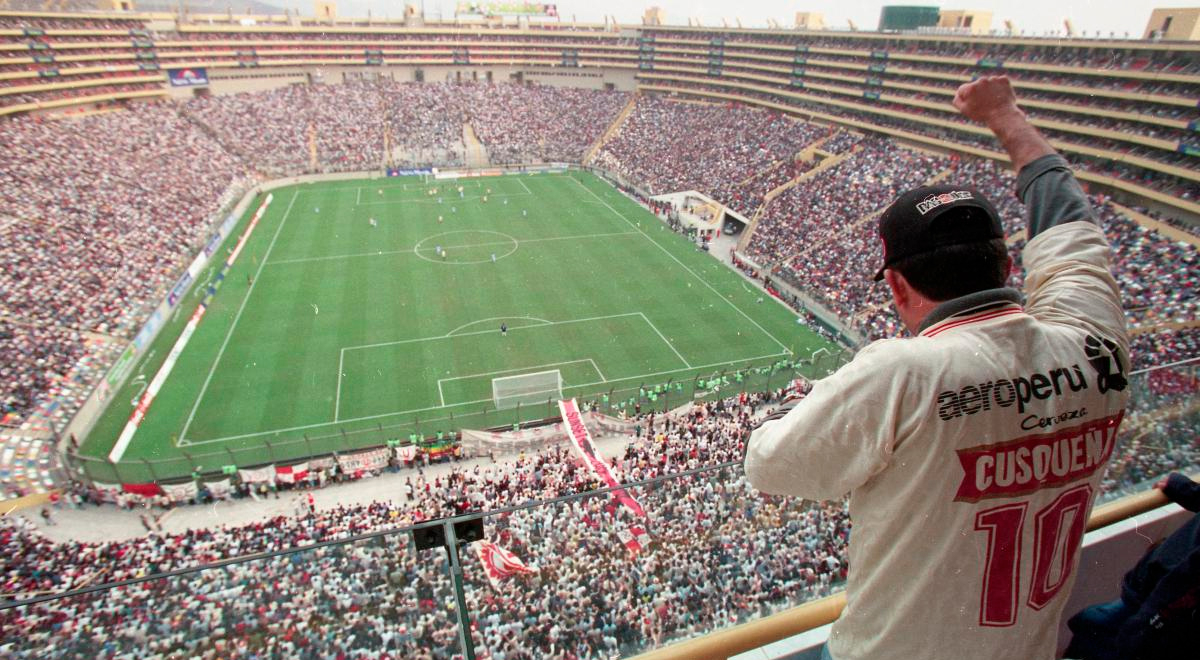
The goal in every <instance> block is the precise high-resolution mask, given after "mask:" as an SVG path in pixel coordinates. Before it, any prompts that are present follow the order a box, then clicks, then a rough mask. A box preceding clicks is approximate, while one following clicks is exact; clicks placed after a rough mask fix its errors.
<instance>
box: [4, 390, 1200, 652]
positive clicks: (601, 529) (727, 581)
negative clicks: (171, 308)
mask: <svg viewBox="0 0 1200 660" xmlns="http://www.w3.org/2000/svg"><path fill="white" fill-rule="evenodd" d="M1167 375H1168V376H1170V377H1169V378H1163V379H1159V380H1160V381H1161V382H1157V383H1154V384H1151V386H1148V387H1140V388H1139V390H1138V391H1139V392H1142V393H1143V394H1144V396H1141V397H1140V398H1139V399H1138V400H1137V401H1135V404H1134V406H1133V407H1132V409H1131V411H1130V420H1129V421H1128V422H1127V424H1126V425H1125V426H1124V427H1123V436H1122V439H1121V440H1120V441H1119V442H1118V447H1117V449H1116V451H1115V453H1114V457H1113V459H1112V467H1111V468H1110V469H1109V472H1108V474H1107V475H1106V478H1105V480H1104V482H1103V485H1102V490H1103V492H1104V493H1106V494H1112V493H1119V492H1122V491H1124V490H1126V489H1128V488H1132V487H1144V484H1145V483H1147V482H1150V481H1153V480H1154V479H1156V478H1158V477H1159V476H1161V475H1162V474H1165V473H1166V472H1169V471H1173V470H1178V469H1189V468H1192V467H1194V466H1195V465H1196V464H1197V462H1198V461H1200V447H1198V446H1197V444H1196V442H1195V437H1196V431H1195V425H1194V422H1195V420H1194V417H1195V413H1194V411H1193V412H1192V413H1187V414H1185V415H1184V416H1183V417H1170V416H1168V417H1163V416H1162V412H1163V411H1166V410H1170V409H1172V408H1173V407H1174V406H1176V405H1177V403H1178V401H1179V400H1180V399H1179V397H1180V396H1181V395H1182V396H1184V397H1187V396H1194V393H1195V391H1196V388H1197V387H1198V386H1200V385H1198V383H1197V381H1196V379H1195V369H1194V368H1192V370H1191V371H1187V370H1184V371H1180V372H1178V373H1173V374H1167ZM789 388H795V389H794V390H793V391H796V392H798V393H800V394H803V392H804V391H805V390H806V385H805V383H804V382H803V381H797V382H795V383H793V384H791V385H789ZM784 393H785V392H784V391H783V390H778V391H771V392H765V393H749V394H739V395H736V396H734V397H731V398H727V399H722V400H718V401H716V402H700V403H697V404H694V405H693V406H691V407H689V408H688V409H685V410H683V411H679V412H676V413H673V414H665V415H664V414H646V415H642V416H640V417H638V418H636V419H635V422H636V424H637V426H636V427H635V428H636V431H635V437H632V438H628V439H627V440H626V443H627V444H625V447H624V449H623V450H617V451H616V452H615V454H612V452H610V454H612V455H613V457H612V458H611V459H608V460H607V462H608V463H610V465H611V468H612V469H613V470H614V471H615V472H616V474H618V475H619V478H621V479H622V480H623V481H625V482H632V481H638V480H646V479H654V478H656V477H661V476H666V475H672V474H676V473H678V472H682V471H685V470H695V469H698V468H704V467H706V466H710V467H711V468H712V469H711V471H709V472H702V473H700V474H697V475H694V476H685V477H674V478H671V479H668V480H666V481H663V482H659V483H657V484H653V485H650V486H643V487H636V488H632V489H630V490H629V493H630V495H632V496H633V497H634V498H636V499H637V500H638V502H639V504H640V505H641V507H642V508H643V509H644V510H645V513H646V515H645V517H641V516H639V515H636V514H635V513H633V512H632V511H631V509H630V508H628V507H626V506H624V505H622V504H621V503H620V502H619V501H618V500H616V499H615V498H614V499H610V498H609V497H608V496H591V497H585V498H582V499H573V500H567V501H560V502H555V503H552V504H548V503H542V504H538V505H537V506H533V507H531V508H526V509H521V510H517V511H512V512H509V513H505V514H503V515H493V516H489V517H487V518H486V519H485V536H486V538H488V539H489V540H492V541H493V542H496V543H498V544H500V545H501V546H502V547H505V548H507V549H509V550H510V551H512V552H513V553H515V554H516V555H517V556H518V557H519V558H520V559H521V560H522V561H524V562H525V563H526V564H527V565H528V566H529V567H530V569H531V571H532V572H531V573H530V574H528V575H525V576H517V577H511V578H507V579H503V580H500V581H498V582H497V583H496V584H490V583H489V581H488V580H487V578H486V577H485V574H484V572H483V570H482V567H481V565H480V564H479V563H478V561H477V560H476V558H475V556H474V554H473V553H472V552H470V551H464V552H463V553H462V561H463V564H464V569H465V573H464V575H465V580H466V586H467V589H466V599H467V600H466V602H467V610H466V613H467V617H468V619H469V625H470V630H471V633H472V636H473V640H474V643H475V645H476V650H477V652H478V653H479V656H478V657H481V658H493V659H496V658H543V657H545V658H562V659H565V658H580V659H588V658H609V657H612V656H614V655H616V654H621V655H627V654H631V653H634V652H637V651H640V650H644V649H647V648H650V647H654V646H659V645H662V644H664V643H667V642H669V641H671V640H674V639H679V638H686V637H691V636H696V635H700V634H704V633H706V632H709V631H712V630H714V629H719V628H722V627H725V626H728V625H732V624H735V623H739V622H742V621H745V620H747V619H751V618H757V617H760V616H763V615H766V614H769V613H771V612H773V611H776V610H778V609H779V608H782V607H787V606H791V605H794V604H796V603H799V602H804V601H806V600H810V599H813V598H816V597H820V596H823V595H826V594H828V593H829V592H830V591H831V590H832V589H834V588H836V587H837V586H838V585H839V584H840V583H841V582H842V581H843V580H844V578H845V575H846V572H847V570H848V568H849V567H848V564H847V558H846V555H845V549H846V542H847V539H848V536H849V534H850V533H851V529H850V521H849V517H848V514H847V511H846V507H845V502H844V501H834V502H828V503H825V504H812V503H804V502H801V501H798V500H794V499H790V498H780V497H772V496H766V495H763V494H761V493H758V492H757V491H755V490H754V489H753V488H751V487H750V486H749V485H748V484H747V483H746V481H745V479H744V478H743V476H742V474H741V470H740V468H738V467H736V466H735V467H726V468H716V466H719V465H722V464H726V463H730V462H732V463H737V462H738V461H739V460H740V458H741V456H742V452H743V443H744V441H745V439H746V438H747V436H748V434H749V431H750V429H752V428H753V425H754V423H755V420H757V419H758V418H759V417H760V416H761V415H762V414H764V413H765V412H767V411H769V410H770V406H771V405H772V404H773V403H774V402H776V401H778V400H779V398H780V397H781V396H782V395H783V394H784ZM598 486H599V481H598V480H597V478H596V477H595V476H594V474H593V473H592V472H590V471H589V470H587V469H586V468H585V467H584V465H583V464H582V463H580V462H578V461H576V460H574V457H573V455H572V453H571V452H570V451H568V450H566V449H564V448H563V447H562V446H560V445H548V446H545V447H543V448H541V449H539V450H536V451H533V452H532V453H530V454H525V453H522V454H520V455H519V456H517V457H515V458H514V457H511V456H510V457H508V458H502V459H501V462H499V463H495V462H490V463H489V462H488V461H487V460H486V459H479V460H478V461H476V462H475V464H474V465H471V464H465V463H464V464H455V465H454V466H453V467H452V468H451V469H450V470H449V471H448V472H442V473H439V474H437V475H433V474H425V473H424V472H423V471H420V470H414V472H412V473H409V474H408V476H407V478H406V483H405V487H404V488H403V489H402V492H400V493H397V495H396V496H395V497H394V498H393V499H391V500H389V501H377V502H373V503H371V504H367V505H356V506H336V507H332V508H323V509H319V508H318V507H316V505H315V500H314V499H313V498H312V496H311V495H309V494H300V495H299V496H296V498H295V514H293V515H280V516H276V517H273V518H270V519H267V520H263V521H261V522H256V523H253V524H249V525H243V526H239V527H233V526H218V527H213V528H205V529H192V530H189V531H186V532H182V533H170V534H164V533H162V532H161V531H158V530H157V527H156V525H154V524H153V523H151V522H147V524H146V527H147V530H148V532H147V534H146V535H144V536H139V537H136V538H133V539H130V540H124V541H113V542H106V543H85V542H77V541H70V542H65V543H55V542H52V541H50V540H49V539H47V538H46V537H45V536H43V535H42V534H41V533H40V532H39V531H38V529H37V527H36V526H35V525H34V524H32V523H30V522H27V521H26V520H25V519H24V518H22V517H20V516H10V517H6V518H4V519H3V520H0V550H2V551H3V552H2V553H0V568H2V570H0V583H2V586H0V589H3V592H4V593H5V594H6V595H7V596H8V597H10V598H22V597H28V596H31V595H35V594H44V593H59V592H63V591H68V590H72V589H78V588H80V587H83V586H95V585H100V584H104V583H107V582H112V581H117V580H123V579H135V578H139V577H142V576H150V575H155V574H158V573H162V572H165V571H171V570H177V569H184V568H189V567H196V566H201V565H204V564H206V563H209V562H214V561H219V560H223V559H228V558H233V557H239V556H246V555H253V554H256V553H264V552H286V551H288V550H291V549H295V550H297V552H294V553H288V554H282V555H279V556H274V557H270V558H265V559H256V560H252V561H248V562H245V563H238V564H233V565H229V566H225V567H223V568H216V569H207V570H205V571H202V572H199V573H191V574H184V575H181V576H179V577H175V578H167V579H152V580H150V581H147V582H142V583H139V584H135V585H131V586H126V587H120V588H116V589H112V590H103V591H99V592H94V593H88V594H83V595H76V596H72V597H69V598H65V599H60V600H52V601H48V602H44V603H40V604H37V605H28V606H21V607H17V608H13V609H8V610H5V611H3V612H0V627H2V628H3V629H6V630H18V629H19V630H21V631H22V634H21V635H19V636H18V635H10V636H6V638H5V640H4V645H3V646H0V652H3V653H4V654H5V657H11V658H25V657H41V656H43V655H44V654H46V653H50V654H54V655H61V656H68V655H69V656H77V655H78V656H85V655H86V656H91V655H95V656H98V657H108V656H113V657H120V656H121V655H122V654H132V656H131V657H141V656H139V655H138V654H141V655H142V656H146V657H151V656H154V655H155V654H159V655H161V656H162V657H177V656H179V657H183V656H186V657H196V658H218V657H228V656H229V655H231V654H233V655H240V656H244V657H263V658H270V657H297V658H325V657H334V656H336V657H344V658H348V659H359V658H368V657H370V658H378V657H392V658H396V657H403V658H449V657H451V656H452V655H453V654H454V653H456V652H457V637H456V633H457V630H456V623H457V619H456V612H455V598H454V593H453V590H452V586H451V584H450V582H449V580H448V578H447V576H448V568H449V567H448V566H447V565H446V560H445V555H444V554H443V553H442V551H441V550H440V549H434V550H431V551H417V550H415V548H414V546H413V545H412V543H411V541H410V539H409V537H408V535H407V534H406V533H400V534H396V535H384V536H380V537H375V538H368V539H361V540H353V539H354V538H355V537H358V536H359V535H362V534H366V533H371V532H381V531H383V532H385V531H386V530H389V529H396V528H403V527H407V526H409V525H412V524H417V523H420V522H422V521H426V520H430V519H436V518H439V517H444V516H449V515H455V514H460V513H466V512H486V511H492V510H495V509H499V508H502V507H507V506H513V505H525V504H531V503H535V502H539V501H541V502H545V501H546V500H550V499H552V498H556V497H561V496H564V495H569V494H574V493H582V492H586V491H590V490H593V489H595V488H597V487H598ZM316 497H317V498H320V497H322V496H321V495H320V494H319V493H317V494H316ZM1102 497H1106V496H1102ZM46 517H47V518H49V516H46ZM635 525H638V526H643V527H644V528H645V529H646V531H647V532H648V536H647V537H642V538H641V539H640V540H639V541H638V543H639V545H640V546H641V547H640V548H631V547H627V546H626V542H627V541H626V539H622V538H621V537H620V536H619V532H620V531H621V530H627V529H629V528H630V527H632V526H635ZM329 541H346V542H345V543H337V544H334V545H329V546H326V547H320V548H315V549H314V548H309V549H305V548H307V547H308V546H311V545H313V544H316V543H322V542H329Z"/></svg>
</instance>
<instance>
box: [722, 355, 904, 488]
mask: <svg viewBox="0 0 1200 660" xmlns="http://www.w3.org/2000/svg"><path fill="white" fill-rule="evenodd" d="M892 343H894V342H892V341H882V342H876V343H875V344H872V345H871V346H868V347H867V348H864V349H863V350H862V351H860V352H859V354H858V355H857V356H855V358H854V360H853V361H852V362H850V363H849V364H847V365H846V366H844V367H842V368H841V369H839V370H838V371H837V372H836V373H834V374H833V375H831V376H829V377H828V378H825V379H822V380H820V381H817V382H816V383H814V385H813V389H812V392H810V393H809V395H808V396H807V397H805V398H804V399H803V400H802V401H800V402H799V403H797V404H796V406H795V407H793V408H792V409H791V410H790V411H789V412H788V413H787V414H786V415H784V416H783V417H782V418H780V419H776V420H774V421H768V422H766V423H765V424H763V425H762V426H760V427H759V428H757V429H755V431H754V432H753V433H752V434H751V435H750V440H749V441H748V443H747V446H746V458H745V469H746V478H747V479H748V480H749V481H750V484H751V485H753V486H754V487H755V488H757V489H758V490H760V491H763V492H766V493H771V494H775V495H791V496H796V497H803V498H806V499H811V500H828V499H835V498H838V497H841V496H842V495H845V494H846V493H848V492H850V491H851V490H853V489H855V488H857V487H859V486H861V485H862V484H864V483H866V482H867V480H868V479H870V478H871V477H872V476H873V475H875V474H877V473H879V472H880V471H882V470H883V469H884V468H885V467H887V465H888V463H889V462H890V460H891V456H892V449H893V447H894V444H895V439H896V437H897V433H898V432H899V431H898V425H899V421H898V420H899V419H900V411H901V410H902V407H903V406H907V407H908V409H909V410H912V409H916V408H917V406H916V404H915V402H913V401H907V400H906V396H908V395H906V392H909V393H911V392H912V391H913V390H914V388H911V387H906V379H905V378H902V377H900V374H898V373H895V372H896V371H897V369H896V368H895V366H894V365H892V366H890V367H889V366H887V364H886V362H887V360H886V356H887V355H888V353H889V351H888V350H887V345H888V344H892ZM881 374H887V376H886V377H885V376H882V375H881ZM893 375H894V376H895V377H892V376H893Z"/></svg>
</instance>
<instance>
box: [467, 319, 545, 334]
mask: <svg viewBox="0 0 1200 660" xmlns="http://www.w3.org/2000/svg"><path fill="white" fill-rule="evenodd" d="M505 319H525V320H526V321H537V322H538V324H539V325H554V321H547V320H546V319H539V318H537V317H536V316H491V317H488V318H486V319H479V320H478V321H471V322H470V323H464V324H462V325H460V326H458V327H457V328H455V329H453V330H451V331H450V332H447V333H446V336H447V337H451V336H453V335H454V333H456V332H458V331H459V330H462V329H463V328H469V327H471V326H473V325H479V324H480V323H487V322H488V321H503V320H505ZM519 327H522V328H525V327H529V326H524V325H522V326H519ZM509 329H510V330H515V329H516V328H509Z"/></svg>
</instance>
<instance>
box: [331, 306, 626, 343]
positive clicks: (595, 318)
mask: <svg viewBox="0 0 1200 660" xmlns="http://www.w3.org/2000/svg"><path fill="white" fill-rule="evenodd" d="M641 315H642V313H641V312H628V313H625V314H609V315H608V316H591V317H588V318H584V319H571V320H569V321H550V322H549V323H544V324H539V325H521V326H517V327H515V328H509V331H510V332H516V331H517V330H525V329H528V328H545V327H547V326H551V325H570V324H572V323H586V322H588V321H603V320H606V319H618V318H621V317H623V316H641ZM495 332H496V330H494V329H493V330H476V331H475V332H464V333H462V334H457V335H438V336H434V337H419V338H417V339H398V340H396V341H385V342H380V343H378V344H360V345H358V346H346V347H345V348H343V349H342V350H343V351H354V350H358V349H360V348H379V347H380V346H396V345H399V344H415V343H417V342H423V341H437V340H439V339H454V338H456V337H471V336H473V335H489V334H493V333H495Z"/></svg>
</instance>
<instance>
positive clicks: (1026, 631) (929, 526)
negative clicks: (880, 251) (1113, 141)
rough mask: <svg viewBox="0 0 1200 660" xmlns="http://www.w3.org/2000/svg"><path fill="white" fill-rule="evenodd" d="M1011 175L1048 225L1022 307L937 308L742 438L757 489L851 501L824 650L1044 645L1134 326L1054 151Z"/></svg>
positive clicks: (1057, 612) (1107, 435)
mask: <svg viewBox="0 0 1200 660" xmlns="http://www.w3.org/2000/svg"><path fill="white" fill-rule="evenodd" d="M1064 181H1066V183H1064ZM1020 182H1023V184H1022V185H1021V190H1022V192H1023V193H1026V202H1027V203H1028V204H1030V205H1031V207H1032V206H1033V205H1035V204H1041V206H1039V207H1038V208H1037V209H1036V210H1033V214H1034V217H1033V218H1031V222H1030V227H1031V228H1036V229H1042V228H1044V229H1043V230H1042V231H1041V233H1039V234H1038V235H1036V236H1035V237H1034V238H1033V239H1032V240H1031V241H1030V242H1029V244H1028V245H1027V247H1026V248H1025V252H1024V260H1025V266H1026V269H1027V272H1028V275H1027V278H1026V285H1027V286H1026V289H1027V290H1026V294H1027V302H1026V304H1025V306H1024V307H1022V306H1021V305H1020V304H1019V302H1018V301H1019V297H1018V296H1017V295H1016V292H1015V291H1012V290H1007V289H1000V290H995V291H986V292H981V293H977V294H973V295H971V296H967V297H965V298H960V299H957V300H954V301H951V302H949V303H946V304H944V305H942V306H940V307H939V308H938V309H937V310H935V311H934V312H933V313H932V314H931V315H930V316H931V318H929V319H927V320H926V325H925V327H924V328H923V329H922V330H921V332H920V333H919V334H918V335H917V336H916V337H913V338H909V339H888V340H882V341H878V342H875V343H873V344H871V345H869V346H868V347H866V348H865V349H863V350H862V351H860V352H859V353H858V355H857V356H856V357H855V359H854V360H853V361H852V362H851V363H849V364H847V365H846V366H845V367H843V368H842V369H841V370H839V371H838V372H837V373H835V374H833V375H832V376H830V377H828V378H826V379H824V380H821V381H818V382H817V383H816V384H815V386H814V387H813V390H812V392H811V394H809V396H808V397H807V398H805V399H804V400H802V401H800V402H799V403H798V404H797V405H796V406H795V407H794V408H793V409H792V410H791V411H790V412H788V413H787V414H786V415H785V416H784V417H782V418H781V419H778V420H776V421H771V422H768V423H766V424H764V425H763V426H762V427H761V428H759V429H758V430H756V431H755V432H754V433H753V435H752V436H751V438H750V441H749V443H748V448H747V454H746V460H745V467H746V475H747V477H748V478H749V480H750V482H751V483H752V484H753V485H754V486H755V487H756V488H758V489H759V490H762V491H764V492H768V493H775V494H787V495H794V496H799V497H804V498H809V499H817V500H821V499H831V498H838V497H841V496H842V495H844V494H846V493H850V494H851V496H850V516H851V520H852V521H853V529H852V532H851V537H850V573H849V582H848V585H847V596H848V604H847V607H846V610H845V611H844V612H843V613H842V616H841V618H840V619H839V620H838V621H837V622H836V623H835V624H834V626H833V631H832V633H831V637H830V641H829V649H830V653H831V655H832V656H833V658H834V659H835V660H851V659H855V658H903V659H905V660H915V659H918V658H947V659H950V658H954V659H958V658H972V659H981V658H1020V659H1022V660H1029V659H1047V660H1048V659H1050V658H1052V657H1054V652H1055V643H1056V636H1057V631H1058V623H1059V618H1060V616H1061V614H1062V609H1063V606H1064V605H1065V603H1066V600H1067V598H1068V596H1069V594H1070V591H1071V586H1072V584H1073V582H1074V575H1075V565H1076V560H1077V558H1078V548H1079V545H1080V542H1081V539H1082V535H1083V531H1084V525H1085V523H1086V521H1087V517H1088V513H1089V511H1090V510H1091V506H1092V503H1093V501H1094V498H1095V496H1096V493H1097V491H1098V487H1099V483H1100V479H1101V476H1102V474H1103V472H1104V467H1105V464H1106V462H1107V461H1108V458H1109V456H1110V455H1111V454H1112V450H1113V444H1114V441H1115V439H1116V433H1117V427H1118V425H1119V424H1120V421H1121V417H1122V414H1123V412H1124V407H1125V405H1126V402H1127V400H1128V392H1127V388H1126V384H1125V379H1124V374H1125V373H1126V371H1125V370H1126V369H1127V366H1128V358H1127V356H1128V339H1127V337H1126V334H1125V329H1124V315H1123V313H1122V310H1121V305H1120V299H1119V295H1118V291H1117V285H1116V282H1115V281H1114V280H1113V278H1112V276H1111V275H1110V274H1109V272H1108V263H1109V256H1110V250H1109V247H1108V244H1107V241H1106V240H1105V237H1104V234H1103V232H1102V231H1101V230H1100V229H1099V228H1098V227H1096V226H1095V225H1094V224H1093V223H1092V222H1089V221H1087V220H1088V217H1087V216H1080V215H1079V213H1080V210H1081V207H1080V205H1079V201H1080V200H1081V199H1082V200H1083V205H1082V209H1083V211H1086V213H1087V214H1089V215H1090V207H1088V206H1087V203H1086V198H1083V196H1082V192H1081V191H1079V190H1078V185H1077V184H1075V182H1074V178H1073V177H1072V176H1071V174H1070V172H1069V171H1068V170H1066V165H1065V162H1063V161H1061V159H1059V158H1058V157H1057V156H1055V157H1047V158H1044V159H1039V161H1036V162H1035V163H1033V164H1031V165H1030V166H1028V167H1027V168H1026V169H1025V170H1024V171H1022V173H1021V179H1020V181H1019V183H1020ZM1064 186H1065V187H1066V188H1067V190H1065V192H1064V190H1063V187H1064ZM1047 187H1053V189H1052V190H1049V191H1046V190H1039V188H1047ZM1046 205H1051V206H1057V207H1058V209H1059V211H1057V215H1056V212H1055V210H1054V209H1049V210H1047V209H1046V208H1044V206H1046ZM1039 213H1040V214H1041V215H1038V214H1039ZM1071 215H1075V216H1076V217H1071Z"/></svg>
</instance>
